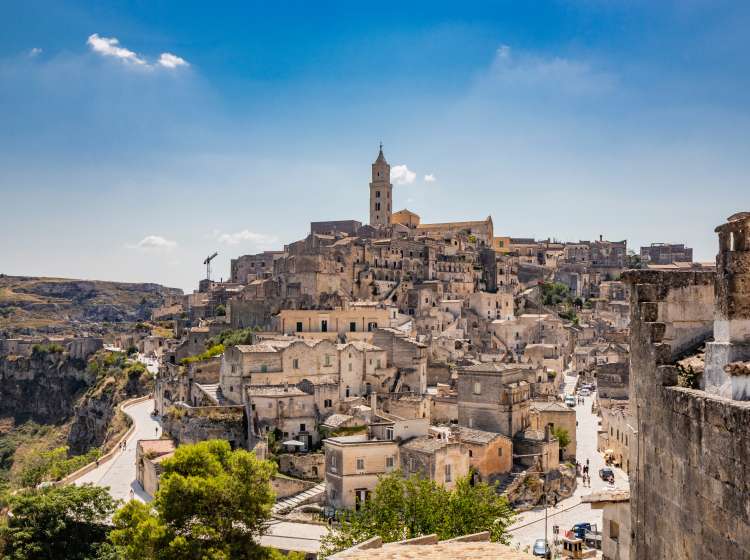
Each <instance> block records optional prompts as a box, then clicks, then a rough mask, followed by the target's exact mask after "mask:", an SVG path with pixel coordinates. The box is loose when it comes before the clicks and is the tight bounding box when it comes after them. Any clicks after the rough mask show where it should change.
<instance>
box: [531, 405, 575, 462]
mask: <svg viewBox="0 0 750 560" xmlns="http://www.w3.org/2000/svg"><path fill="white" fill-rule="evenodd" d="M545 426H549V427H550V429H554V428H562V429H563V430H565V431H566V432H568V437H570V443H569V444H568V445H567V446H566V447H565V449H564V450H562V451H563V457H562V458H563V459H564V460H575V457H576V448H577V446H576V411H575V410H574V409H572V408H569V407H567V406H565V405H564V404H562V403H560V402H557V401H534V402H532V403H531V428H532V429H534V430H537V431H539V432H544V429H545Z"/></svg>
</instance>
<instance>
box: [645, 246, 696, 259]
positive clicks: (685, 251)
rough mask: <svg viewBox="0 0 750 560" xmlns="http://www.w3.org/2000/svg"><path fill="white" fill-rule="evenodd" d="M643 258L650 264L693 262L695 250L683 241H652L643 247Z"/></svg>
mask: <svg viewBox="0 0 750 560" xmlns="http://www.w3.org/2000/svg"><path fill="white" fill-rule="evenodd" d="M641 260H642V261H643V262H645V263H648V264H672V263H674V262H692V261H693V250H692V249H691V248H690V247H685V245H684V244H682V243H652V244H651V245H649V246H648V247H641Z"/></svg>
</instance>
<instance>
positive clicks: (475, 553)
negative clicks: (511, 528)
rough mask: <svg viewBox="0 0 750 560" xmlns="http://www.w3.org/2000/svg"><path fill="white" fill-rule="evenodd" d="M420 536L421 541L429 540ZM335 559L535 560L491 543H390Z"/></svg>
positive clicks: (474, 541) (522, 553)
mask: <svg viewBox="0 0 750 560" xmlns="http://www.w3.org/2000/svg"><path fill="white" fill-rule="evenodd" d="M428 539H429V537H421V538H420V540H428ZM333 558H335V559H336V560H339V559H346V560H412V559H414V560H469V559H471V560H474V559H477V560H490V559H492V560H533V559H534V557H533V556H531V555H530V554H527V553H525V552H519V551H516V550H513V549H512V548H510V547H509V546H506V545H504V544H500V543H495V542H488V540H481V541H480V540H466V541H463V542H462V541H458V540H453V541H442V542H438V543H432V544H431V543H429V542H428V543H425V544H411V543H409V542H405V543H390V544H385V545H381V546H379V547H377V546H371V547H367V548H361V549H360V550H356V549H354V550H352V549H350V550H345V551H343V552H340V553H338V554H336V555H335V556H333Z"/></svg>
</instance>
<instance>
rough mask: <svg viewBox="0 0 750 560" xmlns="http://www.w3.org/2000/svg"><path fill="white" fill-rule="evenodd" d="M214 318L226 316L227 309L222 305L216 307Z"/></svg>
mask: <svg viewBox="0 0 750 560" xmlns="http://www.w3.org/2000/svg"><path fill="white" fill-rule="evenodd" d="M215 312H216V316H217V317H224V316H225V315H226V314H227V308H226V307H225V306H224V305H223V304H221V303H220V304H219V305H217V306H216V311H215Z"/></svg>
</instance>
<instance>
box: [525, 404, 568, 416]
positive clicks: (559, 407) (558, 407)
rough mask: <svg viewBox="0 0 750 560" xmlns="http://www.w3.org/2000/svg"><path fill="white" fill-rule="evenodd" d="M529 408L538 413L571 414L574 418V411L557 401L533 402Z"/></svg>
mask: <svg viewBox="0 0 750 560" xmlns="http://www.w3.org/2000/svg"><path fill="white" fill-rule="evenodd" d="M531 408H534V409H536V410H538V411H540V412H571V413H572V414H573V415H574V416H575V410H573V409H572V408H569V407H567V406H565V405H564V404H562V403H560V402H557V401H551V402H550V401H533V402H532V403H531Z"/></svg>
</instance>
